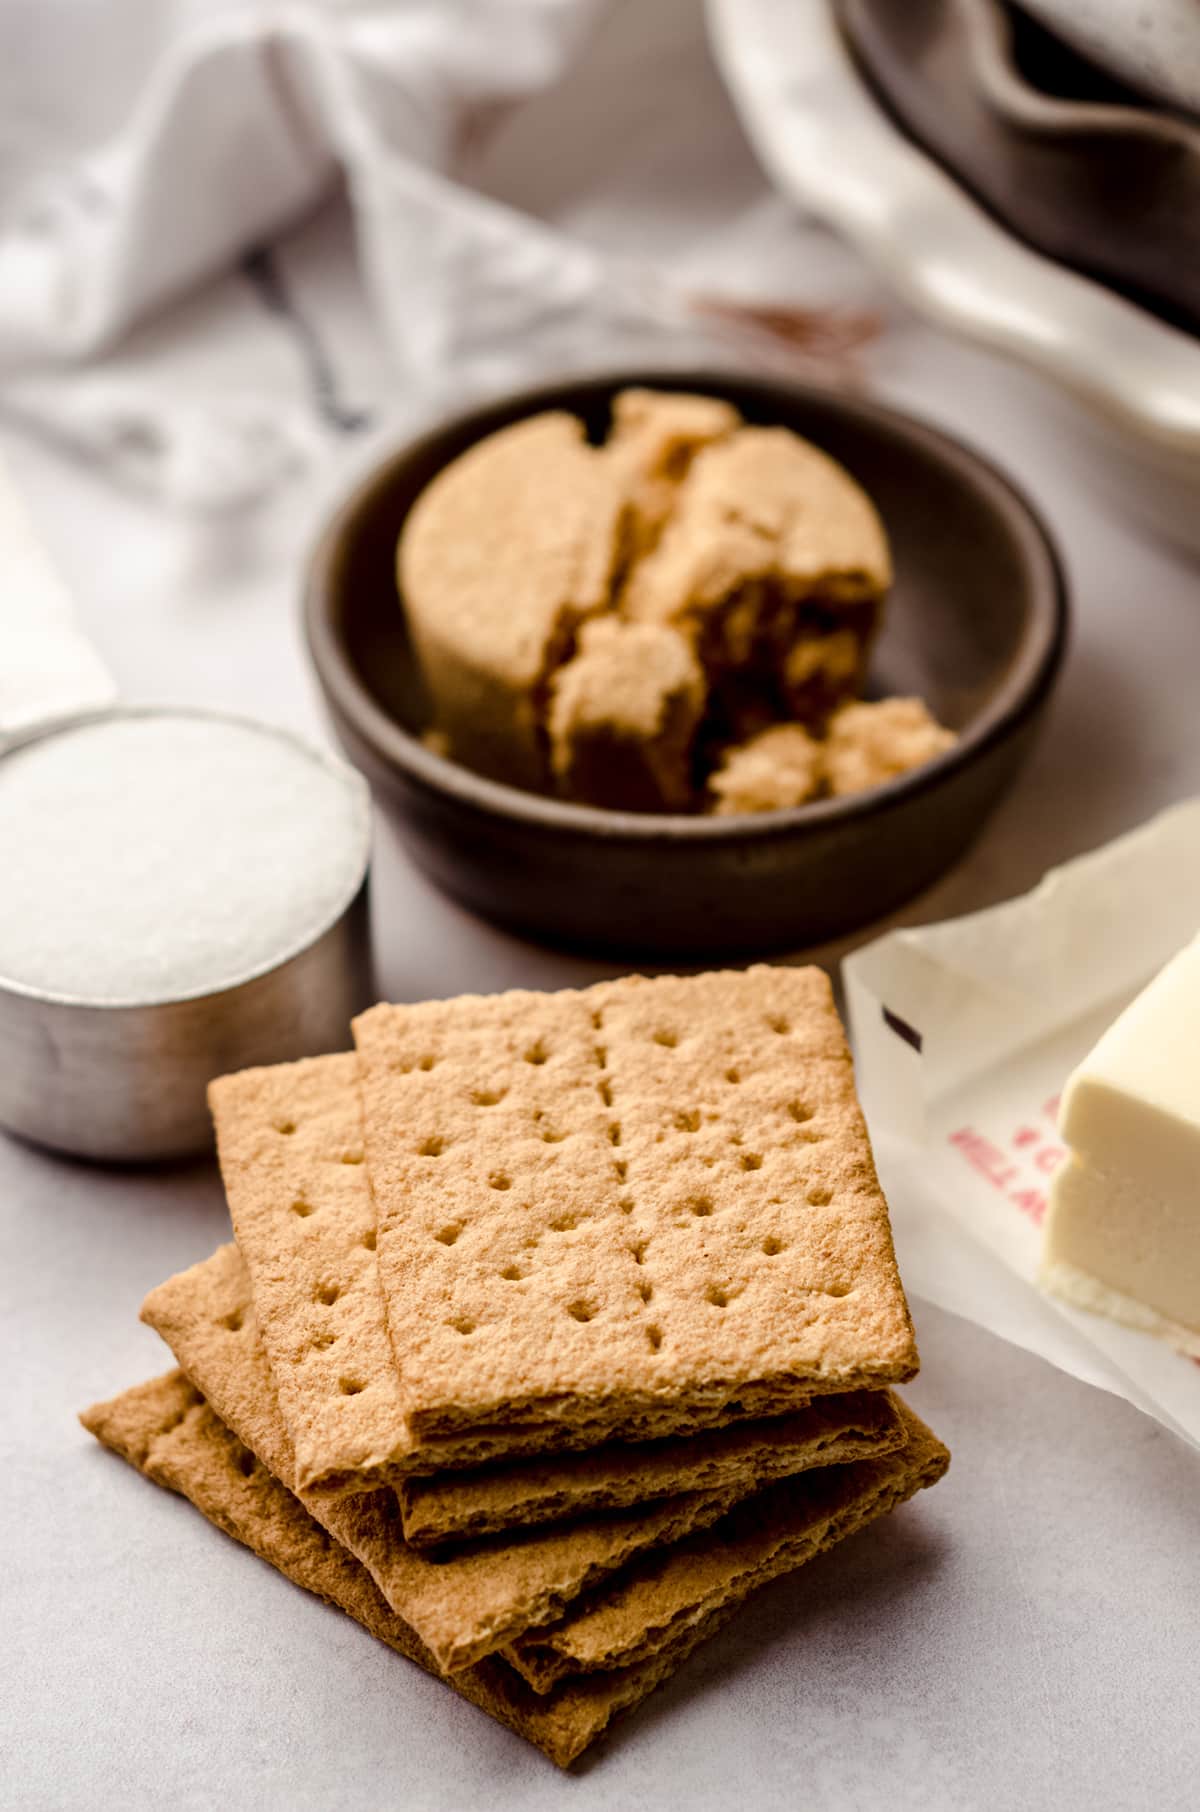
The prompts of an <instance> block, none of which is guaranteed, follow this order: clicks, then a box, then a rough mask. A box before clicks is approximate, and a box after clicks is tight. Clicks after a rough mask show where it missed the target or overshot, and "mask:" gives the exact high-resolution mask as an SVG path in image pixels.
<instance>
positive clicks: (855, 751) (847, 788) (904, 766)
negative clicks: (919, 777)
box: [823, 698, 958, 797]
mask: <svg viewBox="0 0 1200 1812" xmlns="http://www.w3.org/2000/svg"><path fill="white" fill-rule="evenodd" d="M957 740H958V738H957V737H956V736H955V734H954V731H953V730H947V729H944V728H943V726H942V725H941V724H940V723H938V721H937V719H936V718H935V717H933V716H932V715H931V713H930V711H929V709H928V707H927V705H926V704H925V702H924V700H923V699H919V698H883V699H880V700H878V702H877V703H873V704H865V703H860V704H853V705H843V706H842V708H841V710H840V711H835V712H834V714H833V716H832V717H831V718H830V720H829V729H828V732H827V735H826V739H825V743H824V747H823V758H824V772H825V780H826V784H827V785H828V787H829V791H830V792H831V793H832V794H834V796H835V797H841V796H843V795H844V794H846V793H862V792H865V791H866V790H867V788H868V787H873V786H882V785H883V784H884V782H885V781H887V780H895V779H896V778H897V777H898V776H899V775H900V774H907V773H908V772H909V771H910V769H912V768H919V767H922V766H923V765H924V763H925V762H927V761H932V760H933V759H934V757H935V756H937V755H943V754H945V752H946V750H947V749H952V748H953V747H954V744H955V743H956V742H957Z"/></svg>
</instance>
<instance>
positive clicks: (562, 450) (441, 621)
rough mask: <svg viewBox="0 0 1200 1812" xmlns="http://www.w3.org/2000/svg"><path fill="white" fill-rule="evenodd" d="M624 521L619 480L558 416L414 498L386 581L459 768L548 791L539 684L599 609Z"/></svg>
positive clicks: (513, 431) (488, 448) (525, 426)
mask: <svg viewBox="0 0 1200 1812" xmlns="http://www.w3.org/2000/svg"><path fill="white" fill-rule="evenodd" d="M623 512H624V500H623V495H622V487H621V483H620V479H619V474H618V473H617V471H616V470H615V469H614V468H613V467H612V466H611V465H610V463H609V462H608V461H607V460H606V459H605V457H604V455H603V453H602V452H601V451H600V450H598V449H597V448H594V447H590V446H589V445H588V444H587V442H586V440H585V439H584V433H583V426H582V424H581V423H580V422H579V421H577V420H576V419H575V417H574V416H571V415H565V414H561V413H548V414H542V415H536V416H532V417H530V418H528V419H527V420H525V421H519V422H515V423H514V424H513V425H512V426H510V427H507V428H502V429H500V431H499V432H498V433H495V434H490V435H488V437H487V438H486V439H485V440H482V441H479V442H478V443H477V444H476V445H475V446H473V447H469V448H468V449H467V451H466V452H465V453H463V454H461V455H460V457H459V458H458V459H456V460H454V461H453V462H452V463H451V464H450V465H448V466H446V467H445V468H444V469H443V470H442V471H441V472H439V473H438V475H437V476H436V478H434V479H433V480H432V482H431V483H430V484H429V485H428V486H427V487H426V489H425V490H424V491H422V493H421V495H420V496H419V497H418V499H417V501H416V503H415V504H414V506H413V508H412V510H411V512H410V513H409V516H408V519H407V521H406V522H405V525H404V528H403V531H402V533H401V536H400V541H399V546H398V550H397V572H398V577H399V583H400V590H401V594H402V597H403V600H404V605H405V610H406V614H407V620H408V627H409V631H410V633H411V635H412V639H413V646H414V648H415V650H416V654H417V659H418V663H419V666H420V669H421V673H422V676H423V678H424V681H425V685H426V687H427V689H428V692H429V695H430V699H431V702H432V705H433V714H434V719H435V723H436V728H437V729H438V730H439V731H440V732H442V733H443V734H444V735H445V736H446V737H448V739H449V743H450V746H451V749H452V751H453V754H454V756H455V758H456V759H457V760H459V761H463V762H466V763H467V764H468V765H469V766H471V767H473V768H477V769H478V770H479V771H480V772H482V773H486V774H488V775H490V776H492V777H493V778H495V779H499V780H506V781H509V782H511V783H512V784H513V785H515V786H523V787H531V788H534V789H538V788H541V787H543V786H545V785H546V782H547V778H548V776H547V773H546V768H545V750H544V734H543V713H544V702H545V701H544V692H545V687H546V683H547V680H548V678H549V675H550V674H551V672H552V671H553V670H554V668H555V667H556V666H557V665H558V664H559V662H560V661H561V660H562V658H563V657H564V655H565V654H566V653H567V652H568V651H569V648H570V645H571V642H572V639H573V637H574V634H575V631H576V629H577V628H578V626H579V624H580V623H581V622H582V621H583V619H584V618H585V617H588V616H590V615H592V614H593V613H594V612H596V611H598V610H602V609H605V608H607V606H608V603H609V598H610V592H611V584H612V578H613V572H614V568H615V565H616V561H617V557H618V537H619V533H620V527H621V520H622V516H623Z"/></svg>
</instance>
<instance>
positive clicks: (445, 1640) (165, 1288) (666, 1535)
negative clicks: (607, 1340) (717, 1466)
mask: <svg viewBox="0 0 1200 1812" xmlns="http://www.w3.org/2000/svg"><path fill="white" fill-rule="evenodd" d="M142 1319H143V1320H144V1321H146V1322H148V1323H149V1325H150V1326H151V1327H153V1328H154V1329H155V1330H156V1331H157V1332H158V1333H159V1334H161V1335H162V1337H163V1339H164V1340H165V1341H166V1342H167V1345H168V1346H169V1347H170V1348H171V1351H172V1352H173V1353H174V1355H175V1358H176V1360H177V1361H178V1363H179V1365H180V1366H181V1368H182V1369H183V1371H184V1372H185V1373H186V1374H187V1376H188V1378H190V1379H191V1381H192V1383H193V1384H194V1385H195V1386H196V1388H197V1389H198V1390H199V1391H201V1392H202V1393H203V1395H204V1396H205V1398H206V1399H207V1401H208V1402H209V1403H210V1404H211V1405H212V1407H213V1409H214V1411H215V1412H216V1413H217V1414H218V1415H219V1416H220V1418H221V1420H222V1421H223V1422H225V1423H226V1424H227V1425H228V1426H229V1427H230V1428H231V1429H232V1430H233V1431H234V1433H235V1434H236V1435H237V1437H238V1439H239V1440H240V1441H242V1442H243V1444H244V1445H245V1446H246V1447H248V1448H249V1449H250V1451H251V1452H252V1453H254V1454H256V1455H257V1457H258V1459H259V1460H260V1461H261V1462H262V1464H263V1465H264V1466H265V1467H266V1468H267V1470H268V1471H269V1472H270V1473H272V1474H273V1476H274V1477H276V1478H278V1479H279V1480H280V1481H281V1482H282V1483H283V1484H284V1485H286V1486H287V1488H288V1489H289V1490H291V1491H294V1492H295V1493H296V1495H297V1497H298V1498H299V1500H300V1502H301V1503H302V1504H303V1506H304V1508H305V1509H306V1510H308V1511H309V1513H310V1514H311V1515H312V1516H314V1517H315V1518H316V1519H317V1521H318V1522H319V1523H320V1524H321V1525H322V1527H323V1528H324V1529H326V1530H327V1531H328V1533H329V1534H330V1535H331V1536H332V1537H333V1538H334V1540H335V1541H337V1542H339V1543H340V1544H341V1545H342V1546H343V1547H344V1548H346V1549H348V1550H349V1551H350V1552H351V1553H352V1554H353V1555H354V1556H355V1557H356V1559H358V1560H359V1561H361V1562H362V1564H363V1565H364V1566H365V1567H366V1568H367V1570H368V1572H369V1573H370V1574H371V1577H372V1578H373V1579H374V1581H375V1583H376V1585H377V1586H378V1587H379V1589H380V1591H381V1592H382V1593H383V1596H384V1598H385V1599H386V1600H387V1602H388V1604H389V1605H390V1606H391V1607H392V1609H393V1610H394V1611H395V1612H396V1613H397V1615H399V1616H401V1617H403V1618H404V1620H405V1622H406V1623H409V1624H411V1625H412V1627H413V1629H414V1630H415V1631H416V1633H417V1635H418V1636H419V1637H420V1638H421V1640H422V1641H423V1642H424V1643H425V1644H426V1646H427V1647H428V1648H429V1650H430V1651H431V1653H432V1654H433V1656H434V1658H435V1660H436V1661H437V1663H438V1666H439V1667H440V1668H442V1669H443V1670H445V1671H446V1672H455V1671H456V1670H458V1669H460V1668H463V1667H468V1666H470V1665H471V1663H472V1662H475V1661H478V1660H480V1659H481V1658H482V1657H483V1656H485V1655H488V1654H490V1653H492V1652H493V1651H494V1650H495V1649H497V1648H499V1647H500V1646H501V1645H502V1644H503V1643H504V1642H507V1641H510V1640H512V1639H513V1638H514V1637H516V1636H517V1635H519V1634H520V1633H521V1631H523V1630H525V1629H528V1628H529V1627H530V1626H531V1625H533V1624H541V1623H545V1622H548V1621H550V1620H552V1619H553V1618H555V1617H557V1616H558V1615H559V1614H560V1613H561V1612H562V1610H563V1609H564V1608H565V1607H566V1606H567V1605H568V1604H569V1603H570V1602H571V1600H572V1599H574V1598H576V1597H577V1596H578V1595H579V1593H581V1592H583V1591H586V1590H587V1589H588V1588H589V1586H593V1585H595V1584H597V1583H598V1582H599V1581H600V1580H602V1579H603V1578H605V1577H606V1576H607V1575H608V1574H609V1573H611V1572H614V1571H615V1570H616V1569H617V1568H619V1567H621V1566H624V1565H625V1564H626V1563H627V1562H628V1561H629V1560H631V1559H633V1558H634V1556H636V1555H638V1554H641V1553H644V1552H645V1551H646V1550H647V1549H649V1548H651V1547H653V1546H655V1545H656V1544H658V1543H660V1542H673V1541H678V1540H680V1539H681V1538H682V1537H683V1536H685V1535H687V1534H689V1533H692V1532H694V1531H695V1530H697V1529H700V1528H703V1527H705V1526H707V1525H708V1524H709V1523H712V1522H715V1521H716V1519H717V1518H718V1517H719V1516H721V1515H723V1514H724V1513H725V1511H727V1510H728V1509H729V1508H730V1507H731V1505H732V1504H733V1503H734V1502H735V1501H736V1499H737V1498H738V1497H739V1496H740V1495H741V1493H742V1490H743V1489H745V1488H747V1487H746V1486H745V1485H744V1482H739V1483H732V1482H731V1483H728V1484H726V1485H725V1486H724V1487H723V1488H722V1489H720V1490H713V1491H692V1492H676V1493H675V1494H673V1495H672V1496H670V1497H665V1498H662V1499H659V1500H657V1501H656V1502H655V1503H653V1504H650V1505H647V1506H645V1507H641V1506H638V1507H636V1508H634V1509H629V1510H626V1511H623V1512H620V1513H617V1514H613V1515H607V1516H593V1517H591V1518H587V1519H585V1520H582V1521H579V1522H575V1523H565V1524H563V1525H562V1526H561V1527H560V1526H551V1527H549V1528H547V1529H544V1530H538V1531H535V1532H533V1533H531V1534H529V1535H525V1536H522V1537H520V1538H515V1537H514V1538H510V1539H508V1540H500V1541H490V1542H487V1543H486V1544H484V1545H473V1546H471V1547H469V1548H465V1549H462V1550H460V1551H458V1552H456V1553H454V1554H452V1555H450V1556H448V1557H447V1558H445V1559H442V1560H436V1559H432V1558H430V1556H429V1555H428V1554H422V1553H419V1552H418V1551H417V1550H416V1549H415V1548H412V1547H410V1546H409V1545H408V1544H407V1543H406V1542H405V1540H404V1535H403V1527H402V1523H401V1518H400V1510H399V1505H398V1504H397V1501H396V1498H395V1495H394V1493H393V1492H391V1491H390V1490H387V1489H384V1488H381V1489H379V1490H377V1491H374V1492H366V1493H361V1492H360V1493H357V1494H355V1495H352V1496H343V1497H331V1496H329V1495H327V1494H321V1493H313V1492H309V1491H305V1490H302V1489H298V1488H297V1484H296V1464H295V1450H294V1448H293V1446H292V1442H291V1438H290V1436H289V1434H288V1430H287V1427H286V1425H285V1423H284V1420H283V1417H282V1416H281V1414H280V1412H279V1407H278V1401H277V1399H276V1396H275V1389H274V1383H273V1380H272V1376H271V1369H270V1366H269V1364H268V1361H267V1354H266V1351H265V1349H264V1347H263V1344H262V1342H261V1340H260V1338H259V1334H258V1328H257V1324H256V1321H255V1311H254V1304H253V1301H252V1298H251V1291H250V1280H249V1277H248V1275H247V1272H246V1268H245V1265H244V1264H243V1262H242V1258H241V1255H240V1254H239V1252H238V1249H237V1247H236V1246H234V1245H228V1246H222V1247H220V1248H219V1249H218V1250H217V1251H216V1252H215V1253H214V1254H213V1255H212V1257H211V1258H209V1259H207V1260H205V1261H204V1262H203V1263H202V1264H199V1265H194V1266H193V1267H192V1268H191V1270H189V1271H182V1272H180V1273H179V1274H178V1275H177V1276H175V1277H172V1278H169V1279H168V1280H167V1282H166V1283H164V1284H160V1285H159V1287H158V1288H157V1289H156V1290H152V1291H151V1293H150V1295H149V1296H148V1297H147V1298H146V1301H145V1304H144V1305H143V1308H142Z"/></svg>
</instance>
